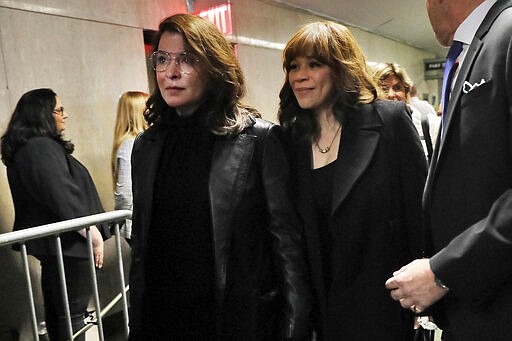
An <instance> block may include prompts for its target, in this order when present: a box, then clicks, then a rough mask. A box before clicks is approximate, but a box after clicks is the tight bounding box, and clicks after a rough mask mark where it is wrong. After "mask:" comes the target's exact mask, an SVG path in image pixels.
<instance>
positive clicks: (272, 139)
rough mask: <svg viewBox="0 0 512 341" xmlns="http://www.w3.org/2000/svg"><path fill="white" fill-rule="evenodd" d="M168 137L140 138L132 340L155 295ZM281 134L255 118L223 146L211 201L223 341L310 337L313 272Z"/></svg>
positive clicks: (218, 146) (161, 132) (215, 159)
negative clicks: (148, 261)
mask: <svg viewBox="0 0 512 341" xmlns="http://www.w3.org/2000/svg"><path fill="white" fill-rule="evenodd" d="M168 133H169V131H168V130H166V129H165V128H164V127H163V126H159V125H158V123H157V124H155V125H154V126H152V127H151V128H149V129H148V130H147V131H146V132H145V133H143V134H141V135H140V136H139V137H138V138H137V140H136V141H135V144H134V148H133V152H132V167H133V168H132V186H133V198H134V205H133V207H134V210H133V231H132V242H133V243H132V264H131V272H130V329H131V339H135V338H136V337H134V335H136V334H137V331H138V330H140V324H141V320H142V317H141V308H142V302H143V300H144V296H145V295H148V294H150V293H147V292H145V282H144V281H145V279H144V261H145V255H146V245H147V236H148V234H149V233H148V232H149V231H148V229H149V226H150V221H151V209H152V205H153V204H152V198H153V184H154V181H155V176H156V170H157V168H158V159H159V156H160V153H161V150H162V144H163V141H165V137H166V135H167V134H168ZM278 134H279V127H278V126H275V125H273V124H271V123H268V122H265V121H263V120H260V119H254V118H252V117H250V116H249V117H248V119H247V124H246V128H245V130H244V131H243V132H242V133H241V134H239V135H237V136H236V137H230V138H219V139H217V140H216V142H215V146H214V151H213V156H212V165H211V171H210V181H209V193H210V203H211V215H212V226H213V240H212V243H213V250H214V255H215V270H216V271H215V280H216V283H215V294H216V300H217V303H218V304H217V308H218V311H219V316H220V318H219V323H218V328H219V332H220V333H221V335H222V337H221V338H222V339H223V340H244V341H247V340H271V339H273V338H275V337H301V336H304V335H306V334H307V333H308V331H309V326H308V324H309V322H308V320H309V316H308V314H309V307H310V298H309V290H308V288H307V285H306V283H307V278H306V276H307V268H306V265H305V260H304V259H303V257H304V256H303V253H302V249H303V248H302V241H301V237H300V235H301V234H300V229H299V224H298V221H297V217H296V215H295V213H294V210H293V208H292V204H291V202H290V197H289V194H288V193H289V190H288V188H287V186H288V177H289V174H288V172H289V170H288V166H287V162H286V158H285V155H284V152H283V150H282V147H281V144H280V142H279V139H278ZM151 294H156V293H151ZM170 323H172V321H170Z"/></svg>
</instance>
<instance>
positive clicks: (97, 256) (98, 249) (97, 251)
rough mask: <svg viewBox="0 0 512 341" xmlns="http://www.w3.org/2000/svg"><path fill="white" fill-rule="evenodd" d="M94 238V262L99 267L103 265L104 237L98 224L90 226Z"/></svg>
mask: <svg viewBox="0 0 512 341" xmlns="http://www.w3.org/2000/svg"><path fill="white" fill-rule="evenodd" d="M90 231H91V239H92V251H93V253H94V263H95V265H96V267H97V268H98V269H101V268H102V267H103V237H102V236H101V233H100V231H99V230H98V229H97V228H96V226H91V227H90Z"/></svg>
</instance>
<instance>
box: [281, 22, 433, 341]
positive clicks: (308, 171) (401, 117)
mask: <svg viewBox="0 0 512 341" xmlns="http://www.w3.org/2000/svg"><path fill="white" fill-rule="evenodd" d="M283 67H284V69H285V70H286V79H285V82H284V85H283V87H282V89H281V92H280V106H279V120H280V122H281V124H282V125H283V126H284V127H285V129H286V140H285V141H286V146H287V148H286V149H287V152H288V154H289V157H290V159H291V162H292V168H291V169H292V174H294V175H295V177H294V186H293V188H294V189H295V192H294V198H296V205H297V210H298V212H299V215H300V217H301V218H302V221H303V224H304V225H305V227H304V239H305V241H306V246H307V255H308V259H309V265H310V268H311V277H312V280H313V289H314V294H315V300H314V311H315V313H314V314H313V315H312V316H313V323H314V327H315V332H316V334H317V338H316V339H317V340H329V341H331V340H332V341H334V340H336V341H338V340H354V341H355V340H381V341H387V340H389V341H396V340H406V339H407V337H408V335H410V334H412V331H413V316H412V314H411V313H410V312H407V311H403V310H401V309H399V307H397V306H396V305H394V304H393V302H392V301H391V300H389V296H388V293H387V291H386V289H385V287H384V285H383V284H384V282H385V280H386V278H388V277H389V274H390V273H391V272H392V271H394V269H395V267H396V266H397V265H398V264H401V260H405V259H409V260H410V259H414V257H416V256H418V255H421V251H422V249H423V247H422V245H423V243H422V240H421V194H422V190H423V184H424V182H425V175H426V160H425V157H424V155H423V152H422V149H421V145H420V142H419V139H418V136H417V133H416V131H415V128H414V126H413V124H412V122H411V120H410V118H409V115H408V111H407V107H406V104H405V103H403V102H395V101H387V100H386V101H381V100H376V98H377V91H376V88H375V84H374V82H373V80H372V78H371V76H370V75H369V74H368V72H367V70H366V63H365V58H364V55H363V53H362V51H361V49H360V47H359V45H358V44H357V42H356V40H355V39H354V37H353V36H352V34H351V33H350V31H349V30H348V29H347V28H346V27H345V26H343V25H340V24H337V23H334V22H328V21H327V22H315V23H311V24H308V25H305V26H303V27H302V28H301V29H300V30H299V31H298V32H297V33H296V34H295V35H294V36H293V37H292V38H291V39H290V40H289V41H288V43H287V45H286V47H285V49H284V52H283ZM411 339H412V338H411Z"/></svg>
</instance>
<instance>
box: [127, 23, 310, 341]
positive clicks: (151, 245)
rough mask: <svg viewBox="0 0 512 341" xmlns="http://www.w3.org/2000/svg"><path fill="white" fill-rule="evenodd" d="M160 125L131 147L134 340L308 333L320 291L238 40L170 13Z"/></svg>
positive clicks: (274, 135) (158, 65)
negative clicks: (312, 286)
mask: <svg viewBox="0 0 512 341" xmlns="http://www.w3.org/2000/svg"><path fill="white" fill-rule="evenodd" d="M155 38H156V40H155V45H154V48H153V53H152V55H151V62H152V66H153V69H154V72H155V80H156V84H155V86H154V87H152V88H153V89H155V90H154V92H153V93H152V95H151V97H150V98H149V100H148V103H147V107H148V113H147V114H146V118H147V120H148V121H149V123H150V124H151V126H150V127H149V128H148V129H147V130H146V131H144V132H143V133H142V134H141V135H140V136H139V137H138V138H137V140H136V141H135V144H134V147H133V153H132V168H133V171H132V176H133V178H132V181H133V229H132V263H131V270H130V340H212V341H214V340H218V341H229V340H239V341H256V340H258V341H271V340H278V339H280V338H287V339H290V340H291V339H293V340H299V339H301V337H307V336H309V325H308V317H309V303H310V300H309V290H308V288H307V277H306V274H307V268H306V265H305V259H304V258H303V250H302V242H301V237H300V230H299V226H298V225H299V224H298V220H297V217H296V215H295V211H294V210H293V206H292V203H291V201H290V197H289V195H290V193H289V188H288V185H289V169H288V164H287V161H286V157H285V154H284V152H283V149H282V146H281V144H280V141H279V139H278V132H279V127H278V126H275V125H273V124H271V123H269V122H266V121H263V120H261V119H259V118H257V117H258V116H259V113H258V112H257V111H256V110H254V109H252V108H250V107H248V106H246V105H244V104H242V103H241V99H242V97H243V96H244V94H245V80H244V76H243V74H242V70H241V67H240V65H239V63H238V61H237V58H236V56H235V54H234V51H233V48H232V46H231V45H230V44H229V43H228V42H227V41H226V39H225V38H224V36H223V35H222V34H221V33H220V32H219V31H218V30H217V28H216V27H215V26H214V25H213V24H212V23H211V22H209V21H207V20H205V19H202V18H199V17H197V16H193V15H188V14H177V15H173V16H171V17H169V18H167V19H165V20H164V21H163V22H161V23H160V26H159V31H158V33H157V34H156V37H155Z"/></svg>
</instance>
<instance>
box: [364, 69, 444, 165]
mask: <svg viewBox="0 0 512 341" xmlns="http://www.w3.org/2000/svg"><path fill="white" fill-rule="evenodd" d="M368 67H369V69H370V72H371V73H372V76H373V79H374V80H375V82H376V83H377V85H378V86H379V88H380V90H381V91H382V94H381V95H382V96H383V97H384V98H386V99H389V100H392V101H402V102H405V103H407V105H408V106H409V109H411V112H412V115H411V118H412V122H413V123H414V126H415V127H416V130H417V131H418V134H419V136H420V141H421V145H422V146H423V150H424V152H425V156H426V157H427V159H428V161H429V162H430V158H431V156H432V153H433V149H434V147H435V145H436V142H437V134H438V131H439V126H440V124H441V119H440V117H438V116H437V115H435V114H434V113H433V112H422V111H421V110H420V109H419V108H417V107H415V106H413V105H411V101H410V99H411V96H410V95H411V89H412V87H413V82H412V80H411V78H410V77H409V75H408V74H407V71H405V68H404V67H402V66H400V65H399V64H397V63H368Z"/></svg>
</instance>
